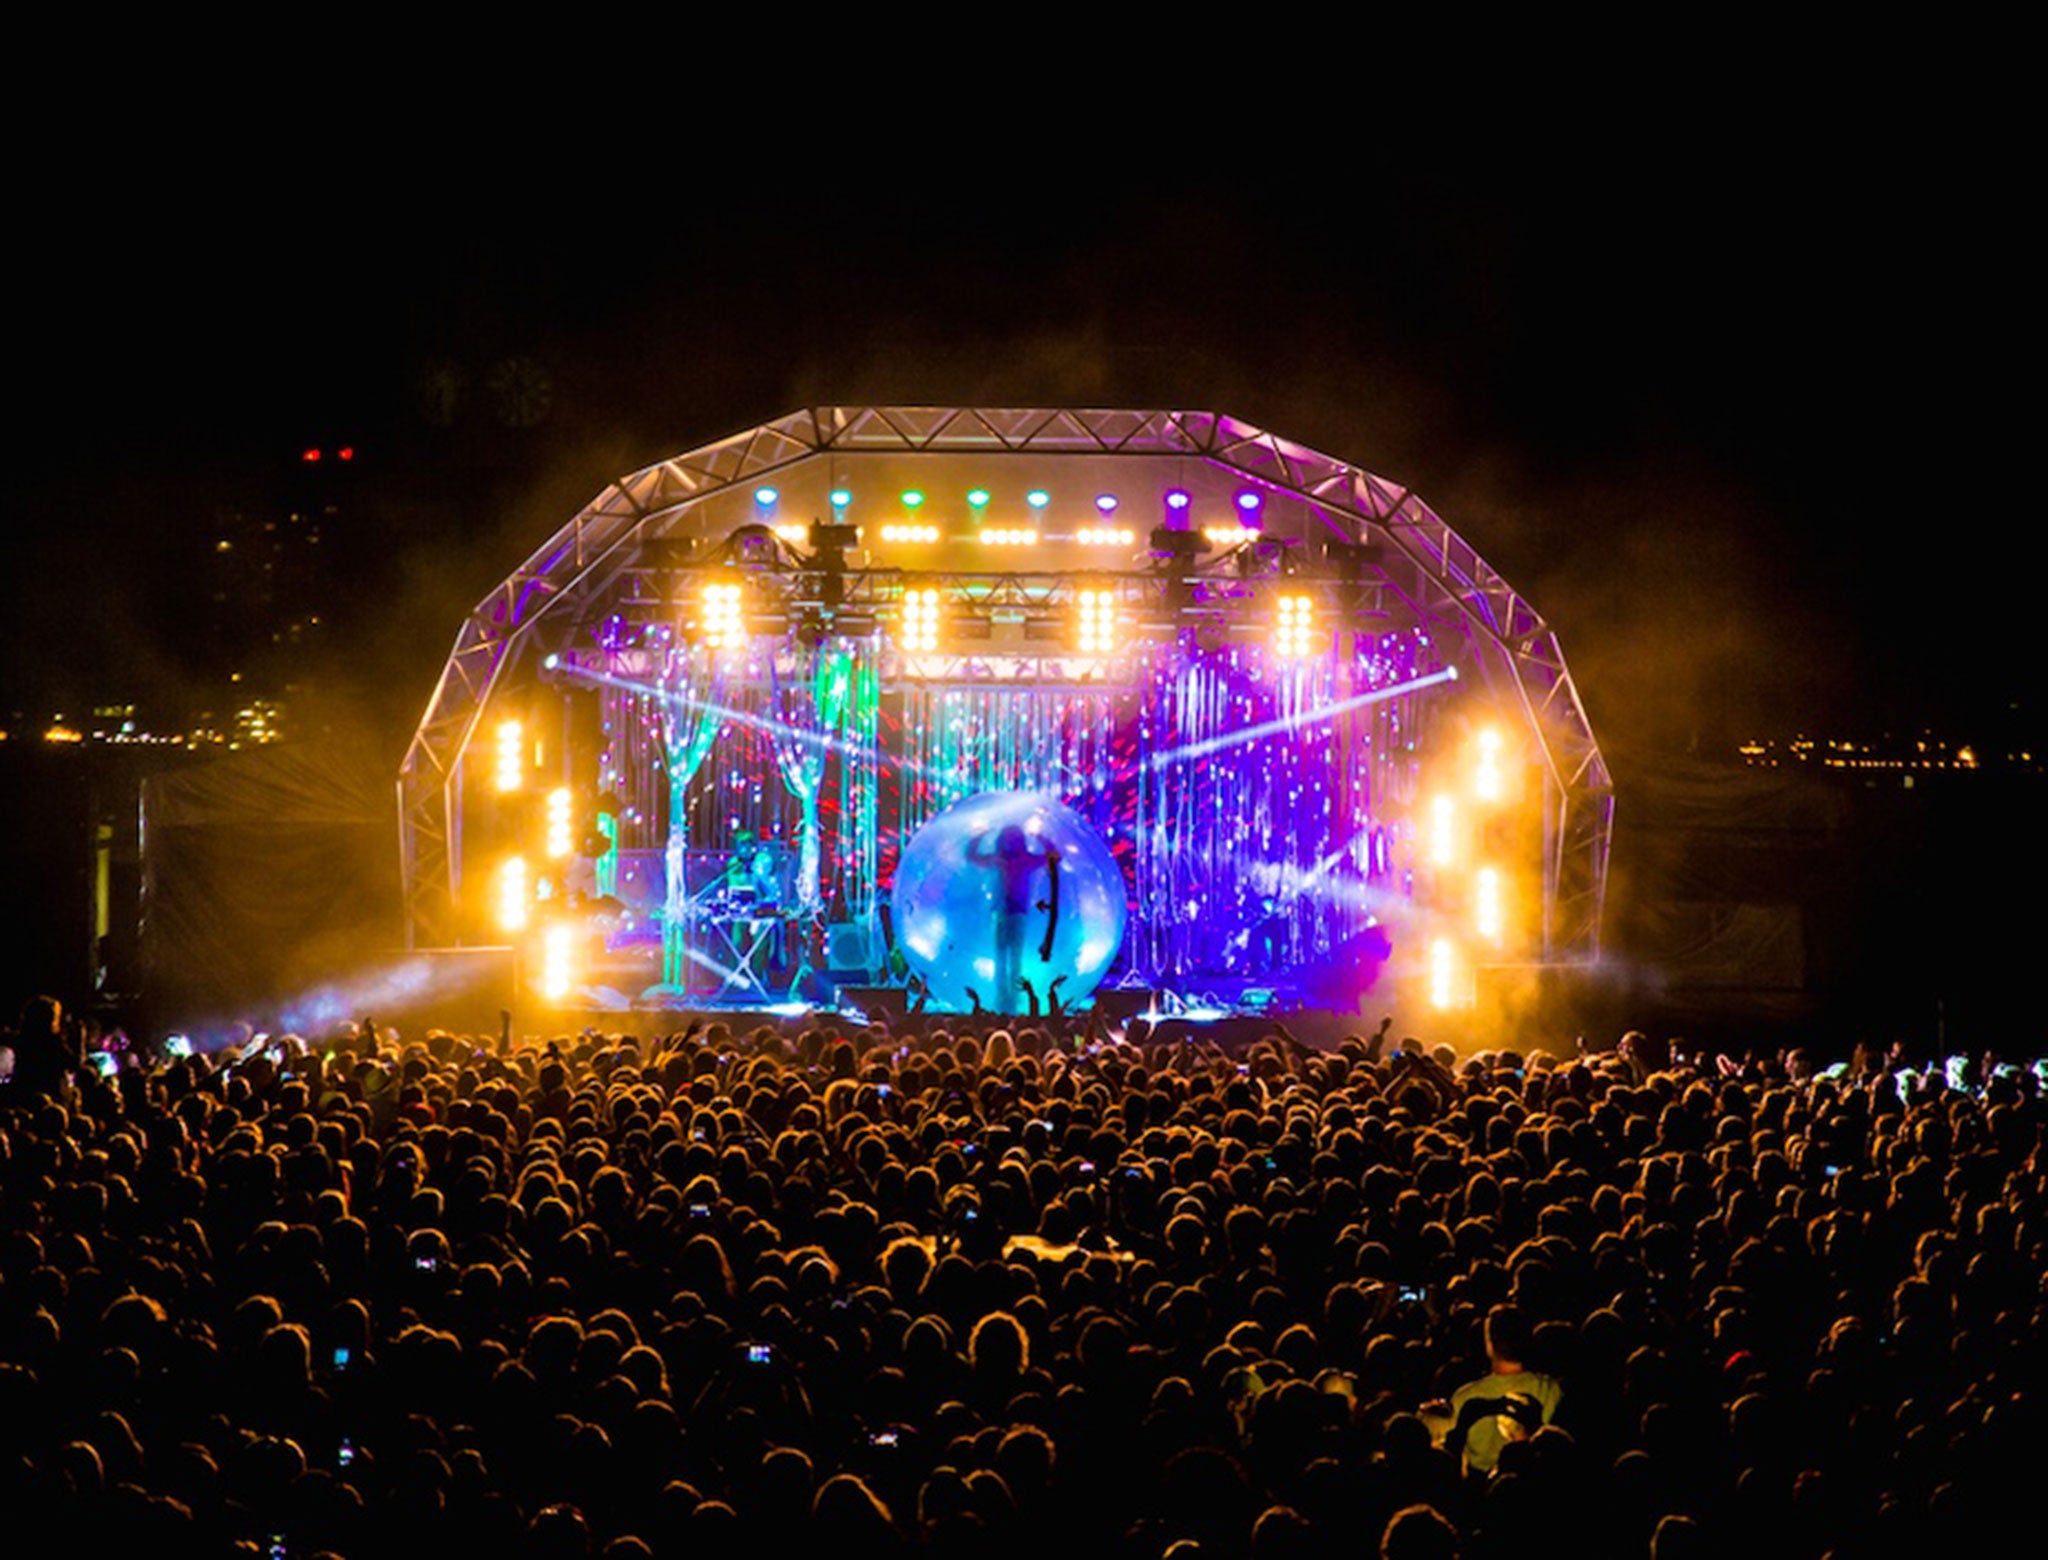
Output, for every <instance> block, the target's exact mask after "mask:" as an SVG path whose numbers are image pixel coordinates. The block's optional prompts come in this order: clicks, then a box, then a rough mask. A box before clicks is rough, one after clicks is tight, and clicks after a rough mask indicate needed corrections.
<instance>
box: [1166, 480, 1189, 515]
mask: <svg viewBox="0 0 2048 1560" xmlns="http://www.w3.org/2000/svg"><path fill="white" fill-rule="evenodd" d="M1193 502H1194V500H1193V499H1192V498H1190V497H1189V496H1188V490H1187V489H1186V488H1168V489H1167V490H1166V518H1167V520H1168V522H1169V523H1171V522H1172V521H1175V520H1182V519H1185V518H1186V517H1187V512H1188V505H1189V504H1191V503H1193Z"/></svg>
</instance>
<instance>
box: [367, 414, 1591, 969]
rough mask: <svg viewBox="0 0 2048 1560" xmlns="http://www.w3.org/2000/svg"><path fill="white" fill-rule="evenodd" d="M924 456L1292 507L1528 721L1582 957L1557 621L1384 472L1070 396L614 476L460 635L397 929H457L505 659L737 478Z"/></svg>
mask: <svg viewBox="0 0 2048 1560" xmlns="http://www.w3.org/2000/svg"><path fill="white" fill-rule="evenodd" d="M934 456H955V457H973V456H986V457H991V458H996V459H1002V460H1008V459H1010V458H1012V457H1026V456H1030V457H1059V456H1069V457H1085V458H1087V459H1089V460H1095V461H1111V462H1122V461H1142V460H1151V461H1154V462H1157V461H1159V460H1160V459H1162V458H1167V457H1171V458H1174V459H1177V460H1180V461H1184V462H1189V463H1192V464H1193V465H1195V466H1199V467H1201V468H1206V469H1207V470H1209V471H1211V472H1214V473H1218V474H1222V475H1223V476H1225V477H1227V478H1228V479H1229V480H1232V481H1237V482H1242V483H1243V484H1245V485H1246V486H1247V487H1251V488H1256V489H1257V490H1258V491H1260V492H1262V493H1264V494H1267V495H1270V496H1272V497H1273V498H1275V499H1277V500H1279V501H1280V502H1281V503H1283V504H1284V505H1286V506H1289V508H1290V511H1291V512H1292V513H1294V514H1295V515H1296V516H1297V517H1298V519H1299V522H1300V536H1299V537H1298V538H1297V540H1298V541H1300V542H1301V543H1302V544H1303V545H1304V546H1306V547H1308V548H1309V549H1310V551H1311V552H1312V553H1314V554H1315V555H1316V556H1317V557H1318V558H1319V559H1320V560H1321V562H1320V565H1319V566H1320V567H1322V568H1323V570H1324V571H1325V573H1328V572H1329V571H1330V570H1332V569H1335V568H1336V567H1338V566H1339V564H1340V563H1342V562H1343V561H1344V560H1345V559H1346V558H1347V557H1348V558H1350V559H1353V560H1358V559H1363V560H1364V562H1363V563H1358V562H1355V561H1354V562H1353V564H1352V566H1353V567H1355V568H1362V569H1364V570H1366V571H1368V572H1369V575H1370V579H1371V583H1372V584H1373V585H1375V586H1376V587H1379V588H1381V589H1383V590H1384V591H1385V592H1387V593H1390V595H1391V597H1392V598H1393V599H1395V600H1397V601H1398V602H1399V603H1400V604H1401V606H1402V607H1403V608H1404V609H1405V611H1406V612H1407V613H1409V614H1411V615H1412V616H1413V618H1414V619H1415V620H1416V621H1417V622H1418V623H1420V624H1424V625H1427V628H1428V631H1429V632H1430V633H1431V635H1432V636H1433V637H1435V638H1437V639H1438V640H1439V642H1440V647H1441V649H1442V650H1443V653H1444V655H1445V658H1446V660H1447V661H1449V662H1451V663H1452V664H1455V665H1458V666H1460V667H1461V668H1462V669H1464V670H1465V671H1467V672H1468V673H1469V674H1470V675H1473V676H1475V677H1477V678H1478V679H1480V680H1481V681H1482V682H1483V684H1484V686H1485V687H1486V688H1487V689H1488V690H1489V692H1490V693H1491V695H1492V696H1493V698H1494V699H1496V700H1497V701H1498V702H1499V703H1500V704H1501V705H1502V706H1503V708H1504V709H1506V710H1510V711H1512V712H1514V713H1515V714H1516V715H1517V716H1518V717H1519V719H1520V721H1521V723H1522V725H1523V727H1524V728H1525V729H1526V731H1527V732H1528V733H1529V735H1530V739H1531V743H1532V746H1533V748H1534V750H1535V751H1536V753H1537V754H1538V755H1539V758H1540V764H1541V768H1542V771H1543V773H1544V775H1545V780H1546V789H1547V797H1546V803H1547V808H1546V810H1547V813H1548V827H1547V829H1546V847H1545V862H1544V872H1545V893H1544V899H1545V924H1544V928H1543V931H1544V935H1543V943H1544V948H1545V951H1546V955H1547V956H1550V957H1556V958H1562V959H1586V958H1591V957H1593V956H1595V955H1596V954H1597V952H1598V949H1599V941H1600V924H1601V916H1602V910H1603V901H1604V887H1605V882H1606V875H1607V856H1608V849H1609V842H1610V839H1611V834H1612V828H1613V792H1612V784H1611V780H1610V777H1609V774H1608V770H1607V766H1606V762H1605V760H1604V758H1603V757H1602V755H1601V752H1600V749H1599V745H1598V743H1597V742H1596V740H1595V739H1594V736H1593V733H1592V730H1591V728H1590V726H1589V724H1588V722H1587V720H1586V715H1585V710H1584V707H1583V705H1582V703H1581V701H1580V699H1579V695H1578V691H1577V689H1576V687H1575V686H1574V685H1573V683H1572V679H1571V675H1570V672H1569V670H1568V668H1567V665H1566V661H1565V657H1564V652H1563V649H1562V647H1561V645H1560V644H1559V642H1558V639H1557V635H1556V633H1555V632H1554V631H1553V630H1552V628H1551V627H1550V625H1549V624H1548V622H1547V621H1546V620H1545V619H1544V618H1543V616H1542V615H1541V614H1540V613H1539V612H1538V611H1537V610H1536V609H1535V607H1534V606H1533V605H1531V604H1530V603H1529V602H1528V601H1526V600H1525V599H1523V598H1522V597H1521V596H1520V595H1519V594H1518V593H1517V592H1516V591H1515V590H1514V589H1513V588H1512V587H1511V586H1510V585H1509V584H1508V583H1507V581H1505V580H1504V579H1503V578H1502V577H1501V576H1500V575H1499V574H1498V572H1497V571H1495V570H1494V569H1493V568H1492V567H1491V566H1490V565H1489V564H1487V562H1486V561H1485V560H1484V559H1483V558H1482V557H1481V556H1480V555H1479V553H1478V552H1477V550H1476V549H1474V548H1473V547H1472V546H1471V545H1470V544H1469V543H1467V542H1466V541H1465V540H1464V539H1463V538H1461V537H1460V536H1458V535H1457V533H1456V532H1455V531H1453V530H1452V528H1451V527H1450V526H1449V525H1448V524H1447V523H1446V522H1445V521H1444V520H1443V519H1442V518H1441V517H1440V516H1438V515H1437V514H1436V513H1435V511H1433V510H1432V509H1431V508H1430V507H1429V506H1428V505H1427V504H1426V503H1424V502H1423V501H1422V500H1421V499H1420V498H1419V497H1418V496H1417V495H1416V494H1415V493H1413V492H1412V491H1411V490H1409V489H1408V488H1406V487H1405V486H1403V485H1401V484H1399V483H1396V482H1392V481H1389V480H1388V479H1386V478H1383V477H1380V476H1376V475H1374V474H1373V473H1371V472H1368V471H1365V470H1363V469H1361V468H1359V467H1356V466H1353V465H1351V464H1349V463H1347V462H1344V461H1341V460H1338V459H1336V458H1334V457H1331V456H1328V455H1324V454H1321V453H1319V452H1317V451H1315V450H1312V449H1310V448H1308V447H1307V446H1305V445H1301V444H1298V443H1295V442H1293V441H1291V440H1288V439H1285V438H1283V437H1281V436H1279V435H1277V434H1274V433H1271V432H1269V431H1267V430H1265V429H1262V428H1259V427H1256V426H1254V425H1253V424H1251V423H1248V422H1245V421H1243V420H1241V419H1238V418H1234V417H1231V416H1228V415H1226V414H1223V413H1219V412H1214V411H1143V410H1124V409H1075V408H965V407H876V406H815V407H807V408H804V409H801V410H799V411H796V412H792V413H790V414H789V415H787V416H785V417H781V418H778V419H776V420H775V421H773V422H769V423H764V424H762V425H761V426H759V427H756V428H752V429H748V430H746V431H744V432H741V433H737V434H734V435H732V436H731V437H729V438H725V439H721V440H718V441H716V442H714V443H711V444H707V445H705V446H703V447H701V448H698V449H695V450H691V451H688V452H686V453H684V454H680V455H676V456H673V457H671V458H669V459H667V460H663V461H659V462H657V463H655V464H654V465H651V466H648V467H645V468H643V469H642V470H639V471H636V472H633V473H630V474H628V475H626V476H623V477H620V478H618V479H617V480H616V481H614V482H612V483H611V484H610V485H609V486H607V487H606V488H605V489H604V490H603V491H602V492H600V493H599V494H598V495H597V496H596V497H595V498H594V499H593V500H592V501H591V502H590V503H589V504H588V505H587V506H586V507H585V508H584V509H583V510H582V511H581V512H579V513H578V514H577V515H575V516H574V517H573V518H572V519H571V520H570V521H569V522H568V523H567V524H566V525H564V526H563V527H562V528H561V529H560V530H558V531H557V532H556V533H555V534H554V535H553V536H551V537H549V538H548V539H547V540H546V541H545V542H544V543H543V544H542V545H541V546H540V547H538V548H536V549H535V550H534V552H533V553H532V554H531V556H529V557H528V558H527V559H526V560H525V561H524V562H523V563H521V564H520V565H519V566H518V567H517V568H515V569H514V570H513V571H512V572H511V573H510V574H509V575H508V576H507V577H506V579H505V580H504V582H503V583H502V584H500V585H499V586H498V587H497V588H496V589H494V590H492V591H491V592H490V593H489V594H488V595H486V596H485V597H484V598H483V600H481V601H479V602H478V603H477V605H476V606H475V608H474V609H472V611H471V612H470V613H469V614H468V616H467V617H466V618H465V619H464V621H463V623H462V625H461V626H460V628H459V630H458V631H457V633H456V636H455V640H454V644H453V646H452V647H451V649H450V652H449V655H448V659H447V662H446V664H445V665H444V667H443V668H442V671H441V675H440V678H439V680H438V681H437V683H436V685H435V688H434V691H433V694H432V696H431V697H430V698H429V700H428V703H427V707H426V709H425V711H424V712H423V714H422V717H421V719H420V722H419V725H418V727H417V729H416V731H415V733H414V735H413V738H412V742H411V744H410V746H409V748H408V750H407V752H406V756H405V760H404V764H403V767H402V769H401V771H400V776H399V781H398V807H399V831H400V852H401V871H402V881H403V884H404V895H405V900H404V906H403V910H404V916H405V921H406V927H407V934H408V938H409V940H412V941H416V942H419V941H428V942H438V941H448V940H451V938H452V928H453V925H454V917H453V914H452V905H453V901H454V897H455V895H456V894H457V893H458V891H459V889H460V882H459V875H460V869H461V863H460V849H459V843H460V831H461V820H460V786H461V769H462V761H463V755H464V753H465V752H466V751H467V749H468V748H469V746H470V744H471V742H472V741H473V740H474V739H475V736H476V733H477V731H478V728H479V723H480V722H481V721H482V719H483V717H484V713H485V710H486V708H487V706H488V705H489V703H490V700H491V698H492V696H493V695H494V693H496V692H497V691H498V689H499V688H500V687H501V686H502V685H503V684H504V683H505V681H506V679H508V678H509V677H513V676H515V675H516V674H518V673H519V672H520V670H521V669H522V667H523V665H524V664H525V661H526V659H527V658H528V657H529V656H531V655H532V653H533V651H534V649H535V646H536V645H537V644H538V643H539V642H541V639H542V638H544V636H545V633H546V632H548V631H549V630H548V628H547V625H549V624H552V623H561V622H564V621H566V620H570V619H573V618H574V617H575V616H576V614H577V613H578V612H579V611H582V610H584V607H585V605H586V604H587V603H589V602H592V601H595V600H597V599H599V598H601V597H603V596H604V595H605V593H606V592H609V591H615V590H616V589H617V588H619V586H620V585H621V582H622V581H626V580H629V579H632V578H636V577H637V575H636V571H640V570H643V569H644V568H645V566H646V560H647V558H648V557H649V555H650V553H651V552H653V551H654V550H656V549H657V548H658V546H659V545H660V544H663V543H666V542H674V541H675V540H676V539H677V538H678V537H681V538H683V540H684V541H685V542H687V541H689V540H690V538H689V535H688V533H689V532H690V530H691V527H692V525H693V516H695V515H696V514H697V513H698V512H700V511H702V512H704V513H706V514H709V513H710V512H711V511H712V509H713V508H715V506H716V505H717V504H718V503H719V502H720V501H722V500H724V499H726V498H727V497H728V496H729V495H732V494H733V493H734V492H735V490H741V491H744V490H746V489H748V488H750V487H753V486H758V485H761V484H764V483H768V482H770V481H772V480H780V479H782V478H784V477H785V476H786V475H788V474H791V473H794V472H797V471H799V470H801V469H803V468H806V467H809V466H811V465H813V464H814V463H817V462H820V461H824V462H828V463H830V462H836V461H841V460H846V461H854V460H862V459H878V460H882V461H885V462H886V461H893V460H898V459H900V460H904V461H910V462H915V461H917V460H920V459H925V458H929V457H934ZM1318 549H1320V551H1317V550H1318ZM1333 560H1334V561H1333Z"/></svg>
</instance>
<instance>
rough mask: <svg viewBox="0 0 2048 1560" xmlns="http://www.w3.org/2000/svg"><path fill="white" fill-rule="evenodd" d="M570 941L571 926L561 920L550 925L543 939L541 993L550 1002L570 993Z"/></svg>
mask: <svg viewBox="0 0 2048 1560" xmlns="http://www.w3.org/2000/svg"><path fill="white" fill-rule="evenodd" d="M569 941H570V935H569V927H568V925H567V924H566V923H564V922H560V921H558V922H556V923H555V924H554V925H553V926H550V927H549V928H548V929H547V935H546V936H545V937H543V938H542V939H541V962H540V994H541V995H542V996H543V997H545V998H547V1000H548V1001H550V1002H559V1001H561V1000H562V999H563V998H564V997H566V996H567V995H568V994H569V987H570V984H571V978H572V971H571V969H570V958H569Z"/></svg>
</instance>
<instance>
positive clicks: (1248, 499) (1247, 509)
mask: <svg viewBox="0 0 2048 1560" xmlns="http://www.w3.org/2000/svg"><path fill="white" fill-rule="evenodd" d="M1265 507H1266V495H1265V494H1263V493H1258V492H1254V491H1253V490H1252V489H1250V488H1246V489H1245V490H1244V491H1243V492H1242V493H1240V494H1238V495H1237V512H1238V514H1239V515H1240V516H1241V517H1242V518H1243V520H1244V523H1245V524H1246V525H1252V526H1255V525H1257V524H1258V523H1259V515H1260V512H1261V511H1262V510H1264V509H1265Z"/></svg>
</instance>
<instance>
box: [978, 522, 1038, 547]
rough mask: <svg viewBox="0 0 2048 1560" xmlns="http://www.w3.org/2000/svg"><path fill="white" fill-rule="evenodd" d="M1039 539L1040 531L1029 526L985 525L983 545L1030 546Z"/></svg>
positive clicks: (982, 532) (982, 531) (982, 536)
mask: <svg viewBox="0 0 2048 1560" xmlns="http://www.w3.org/2000/svg"><path fill="white" fill-rule="evenodd" d="M1037 540H1038V533H1037V532H1036V531H1035V530H1032V529H1031V528H1030V527H1028V526H983V527H982V529H981V545H982V546H984V547H1029V546H1031V545H1032V544H1033V543H1034V542H1036V541H1037Z"/></svg>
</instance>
